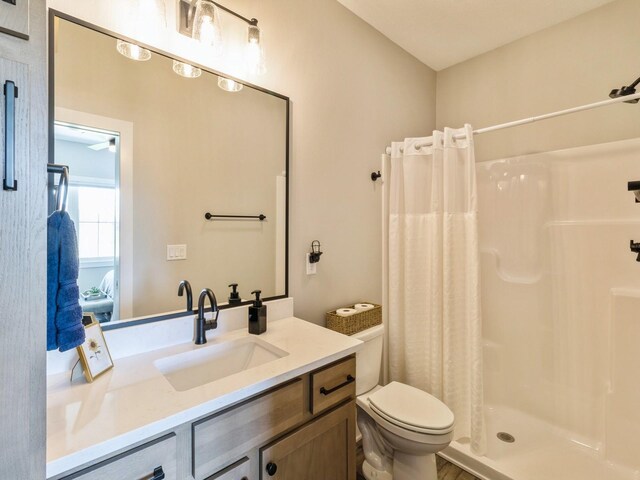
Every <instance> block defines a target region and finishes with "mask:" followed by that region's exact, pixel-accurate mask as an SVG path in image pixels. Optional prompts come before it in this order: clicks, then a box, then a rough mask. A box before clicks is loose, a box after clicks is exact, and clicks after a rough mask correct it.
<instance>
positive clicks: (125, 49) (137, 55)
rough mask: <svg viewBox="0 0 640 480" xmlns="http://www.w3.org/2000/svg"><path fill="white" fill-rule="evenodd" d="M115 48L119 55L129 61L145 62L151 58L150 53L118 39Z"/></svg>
mask: <svg viewBox="0 0 640 480" xmlns="http://www.w3.org/2000/svg"><path fill="white" fill-rule="evenodd" d="M116 48H117V49H118V52H120V54H121V55H124V56H125V57H127V58H129V59H131V60H136V61H138V62H146V61H147V60H149V59H150V58H151V52H150V51H149V50H147V49H146V48H142V47H141V46H139V45H136V44H134V43H129V42H125V41H124V40H120V39H118V40H117V42H116Z"/></svg>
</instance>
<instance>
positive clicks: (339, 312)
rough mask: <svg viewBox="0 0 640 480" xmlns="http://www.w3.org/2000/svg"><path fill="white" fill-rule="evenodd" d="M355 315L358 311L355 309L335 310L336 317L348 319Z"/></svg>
mask: <svg viewBox="0 0 640 480" xmlns="http://www.w3.org/2000/svg"><path fill="white" fill-rule="evenodd" d="M355 313H358V310H356V309H355V308H339V309H337V310H336V315H338V316H339V317H350V316H351V315H353V314H355Z"/></svg>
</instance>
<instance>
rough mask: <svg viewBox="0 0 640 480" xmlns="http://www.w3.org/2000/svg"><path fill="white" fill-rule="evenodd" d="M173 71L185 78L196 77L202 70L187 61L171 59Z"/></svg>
mask: <svg viewBox="0 0 640 480" xmlns="http://www.w3.org/2000/svg"><path fill="white" fill-rule="evenodd" d="M173 71H174V72H176V73H177V74H178V75H181V76H183V77H185V78H198V77H199V76H200V75H202V70H201V69H199V68H198V67H194V66H193V65H189V64H188V63H183V62H179V61H177V60H174V61H173Z"/></svg>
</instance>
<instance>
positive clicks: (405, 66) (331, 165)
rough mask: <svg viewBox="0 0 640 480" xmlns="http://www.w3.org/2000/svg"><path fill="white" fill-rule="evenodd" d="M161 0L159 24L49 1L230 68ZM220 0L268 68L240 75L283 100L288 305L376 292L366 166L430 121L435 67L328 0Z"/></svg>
mask: <svg viewBox="0 0 640 480" xmlns="http://www.w3.org/2000/svg"><path fill="white" fill-rule="evenodd" d="M165 3H166V11H167V22H166V25H167V27H166V29H164V28H161V29H160V30H159V28H160V24H159V23H157V22H156V23H154V20H153V19H151V18H146V19H145V21H144V22H142V21H140V19H139V17H136V15H137V14H138V13H137V12H136V11H134V10H135V7H133V6H132V5H135V2H130V1H127V0H96V1H93V2H78V1H77V0H50V1H49V5H50V7H52V8H55V9H57V10H62V11H64V12H66V13H68V14H71V15H74V16H76V17H80V18H82V19H84V20H86V21H88V22H90V23H94V24H97V25H100V26H102V27H104V28H107V29H110V30H113V31H116V32H119V33H120V34H123V35H127V36H131V37H135V38H141V39H143V40H145V41H146V42H148V43H149V44H152V45H155V46H157V47H158V48H161V49H163V50H165V51H170V52H172V53H174V54H176V55H179V56H182V57H185V58H190V59H192V60H193V61H196V62H199V63H202V64H205V65H208V66H210V67H211V68H218V69H220V70H222V71H225V72H230V73H232V74H236V75H242V72H241V69H240V67H238V66H237V65H234V64H233V62H225V61H224V60H223V61H218V62H216V61H214V60H212V59H211V57H210V56H209V54H208V53H202V52H199V51H198V50H197V49H196V48H194V45H193V43H192V42H191V41H190V40H189V39H186V38H184V37H181V36H179V35H178V34H177V33H175V29H174V25H175V24H176V21H175V4H174V2H173V1H169V0H167V1H166V2H165ZM225 5H227V6H229V7H232V8H236V9H238V10H239V11H240V12H242V13H244V14H246V15H248V16H255V17H257V18H259V20H260V25H261V26H262V28H263V31H264V42H265V49H266V51H267V67H268V73H267V74H266V75H265V76H264V77H259V78H252V77H246V78H247V79H248V80H250V81H252V82H254V83H258V84H260V85H261V86H264V87H266V88H269V89H272V90H275V91H277V92H280V93H282V94H284V95H287V96H289V97H290V98H291V100H292V126H291V129H292V130H291V131H292V139H291V147H292V150H291V174H292V185H291V198H290V208H291V231H290V248H289V255H290V260H291V264H290V270H289V280H290V282H289V283H290V288H289V290H290V292H289V293H290V295H292V296H293V297H294V298H295V313H296V315H297V316H299V317H301V318H304V319H306V320H309V321H312V322H316V323H322V322H323V321H324V315H323V314H324V312H325V311H326V310H329V309H331V308H334V307H337V306H342V305H345V304H347V303H349V302H354V301H360V300H370V301H380V299H381V283H382V282H381V223H380V221H381V214H380V200H381V199H380V185H379V183H378V184H375V185H374V184H373V183H372V182H371V180H369V179H368V175H369V173H370V172H371V171H372V170H374V169H375V170H377V169H379V167H380V153H381V152H382V151H383V149H384V147H385V146H386V145H387V144H388V142H389V141H390V140H391V139H397V138H404V137H406V136H418V135H423V134H424V133H425V132H429V131H431V130H432V129H433V128H434V127H435V109H434V103H435V73H434V72H433V71H432V70H431V69H430V68H428V67H426V66H425V65H423V64H421V63H420V62H419V61H418V60H416V59H415V58H414V57H412V56H411V55H409V54H408V53H406V52H404V51H403V50H402V49H400V48H399V47H398V46H396V45H395V44H393V43H392V42H390V41H389V40H388V39H386V38H385V37H384V36H382V35H381V34H380V33H379V32H377V31H376V30H374V29H373V28H371V27H370V26H369V25H367V24H366V23H364V22H363V21H362V20H360V19H358V18H357V17H356V16H354V15H353V14H352V13H350V12H349V11H348V10H347V9H345V8H344V7H342V6H341V5H339V4H338V2H336V1H334V0H296V1H287V0H273V1H269V2H264V1H262V2H260V1H258V0H235V1H232V0H229V1H227V2H225ZM228 25H229V32H230V34H233V33H234V32H233V28H235V27H234V24H232V23H231V22H229V23H228ZM154 32H155V33H154ZM240 37H242V35H241V34H240ZM314 239H318V240H320V241H321V242H322V247H323V250H324V252H325V254H324V255H323V256H322V260H321V262H320V264H319V265H318V274H317V275H316V276H312V277H307V276H306V275H305V266H304V255H305V253H306V252H307V251H308V250H309V247H310V244H311V241H312V240H314Z"/></svg>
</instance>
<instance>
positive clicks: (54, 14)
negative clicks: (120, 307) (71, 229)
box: [45, 8, 291, 331]
mask: <svg viewBox="0 0 640 480" xmlns="http://www.w3.org/2000/svg"><path fill="white" fill-rule="evenodd" d="M48 10H49V21H48V24H49V34H48V37H49V38H48V40H49V51H48V52H47V56H48V61H49V67H48V76H49V81H48V85H49V86H48V94H49V105H48V110H49V121H48V123H49V125H48V133H49V155H48V162H49V163H54V161H55V136H54V125H55V48H54V45H55V41H54V40H55V39H54V36H55V30H54V25H55V20H56V18H58V19H60V20H65V21H68V22H71V23H74V24H76V25H79V26H81V27H84V28H88V29H89V30H93V31H94V32H97V33H101V34H103V35H107V36H109V37H112V38H113V39H120V40H124V41H125V42H131V43H135V44H136V45H140V46H141V47H143V48H146V49H147V50H150V51H151V52H153V53H155V54H156V55H160V56H163V57H165V58H168V59H170V60H174V59H175V60H178V61H180V62H185V63H188V64H190V65H193V66H195V67H198V68H200V69H202V71H203V72H207V73H209V74H213V75H217V76H223V77H226V78H230V79H231V80H234V81H236V82H239V83H241V84H242V85H244V86H245V87H248V88H251V89H253V90H257V91H259V92H262V93H266V94H268V95H273V96H274V97H277V98H280V99H282V100H284V101H285V108H286V109H287V111H286V126H285V137H286V138H285V142H286V144H285V171H286V175H287V176H286V185H285V192H286V195H287V201H286V209H285V259H284V260H285V277H284V294H283V295H276V296H273V297H265V298H264V299H263V301H270V300H278V299H282V298H287V297H289V220H290V215H289V196H290V184H291V169H290V150H291V147H290V141H291V132H290V129H291V100H290V99H289V97H287V96H285V95H282V94H280V93H277V92H274V91H272V90H267V89H266V88H262V87H259V86H257V85H254V84H251V83H247V82H245V81H243V80H240V79H238V78H236V77H233V76H231V75H227V74H225V73H222V72H218V71H216V70H213V69H211V68H209V67H205V66H203V65H201V64H198V63H195V62H193V61H191V60H186V59H184V58H181V57H177V56H174V55H172V54H170V53H168V52H165V51H163V50H159V49H157V48H155V47H151V46H149V45H147V44H145V43H142V42H139V41H138V40H135V39H132V38H129V37H126V36H123V35H119V34H117V33H115V32H112V31H110V30H107V29H105V28H102V27H99V26H97V25H93V24H91V23H88V22H85V21H84V20H80V19H79V18H76V17H73V16H71V15H68V14H66V13H64V12H61V11H59V10H54V9H52V8H50V9H48ZM45 166H46V165H45ZM53 183H54V181H53V175H51V174H50V175H49V178H48V183H47V185H52V184H53ZM48 190H49V189H48ZM48 197H49V200H51V195H50V192H49V193H48ZM176 288H177V286H176ZM252 303H253V302H252V301H251V300H246V301H243V302H242V303H239V304H237V305H229V304H224V305H220V306H219V309H220V310H225V309H227V308H237V307H241V306H247V305H251V304H252ZM210 310H211V309H210V308H207V309H206V311H210ZM191 314H193V315H195V314H197V310H193V312H191V313H189V312H188V311H187V310H184V311H181V312H175V313H164V314H159V315H149V316H145V317H138V318H134V319H124V320H118V321H117V322H118V323H114V324H111V325H110V324H109V323H103V324H101V326H102V330H104V331H108V330H116V329H119V328H126V327H133V326H136V325H143V324H146V323H151V322H158V321H162V320H169V319H172V318H180V317H184V316H187V315H191Z"/></svg>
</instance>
